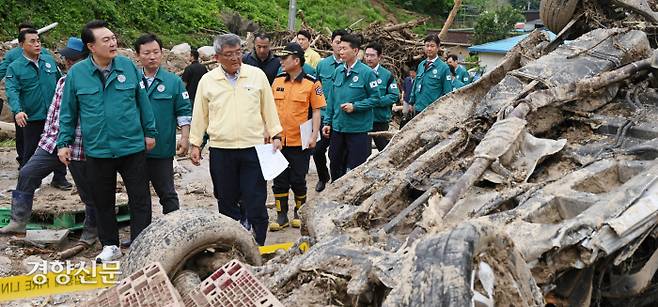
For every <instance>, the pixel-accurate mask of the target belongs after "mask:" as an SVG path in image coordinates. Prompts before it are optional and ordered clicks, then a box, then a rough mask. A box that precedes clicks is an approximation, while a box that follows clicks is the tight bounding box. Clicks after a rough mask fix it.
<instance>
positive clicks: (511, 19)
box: [474, 5, 523, 44]
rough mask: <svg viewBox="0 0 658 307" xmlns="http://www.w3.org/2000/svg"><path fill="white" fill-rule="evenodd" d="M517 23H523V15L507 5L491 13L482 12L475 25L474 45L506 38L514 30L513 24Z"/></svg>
mask: <svg viewBox="0 0 658 307" xmlns="http://www.w3.org/2000/svg"><path fill="white" fill-rule="evenodd" d="M519 21H523V15H522V14H521V13H520V12H519V11H518V10H517V9H515V8H513V7H511V6H509V5H506V6H503V7H501V8H499V9H497V10H495V11H493V12H484V13H483V14H482V15H481V16H480V17H479V18H478V21H477V24H476V25H475V36H474V40H475V43H476V44H482V43H487V42H491V41H496V40H500V39H503V38H506V37H508V36H509V34H510V31H512V30H513V29H514V24H515V23H517V22H519Z"/></svg>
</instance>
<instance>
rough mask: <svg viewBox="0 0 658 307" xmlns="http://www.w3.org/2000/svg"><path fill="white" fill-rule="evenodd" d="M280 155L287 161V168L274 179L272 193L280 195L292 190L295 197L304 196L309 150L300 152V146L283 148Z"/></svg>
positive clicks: (309, 157)
mask: <svg viewBox="0 0 658 307" xmlns="http://www.w3.org/2000/svg"><path fill="white" fill-rule="evenodd" d="M281 153H282V154H283V156H284V157H286V160H288V168H287V169H286V170H284V171H283V173H281V174H279V176H276V178H274V182H273V185H272V192H274V194H282V193H288V190H292V192H293V193H295V195H296V196H302V195H306V174H307V173H308V164H309V162H310V161H309V160H310V159H311V155H310V153H309V150H302V147H301V146H297V147H283V149H281Z"/></svg>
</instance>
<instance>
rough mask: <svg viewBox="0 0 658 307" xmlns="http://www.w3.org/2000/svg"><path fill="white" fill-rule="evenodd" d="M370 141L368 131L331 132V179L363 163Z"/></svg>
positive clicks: (368, 151)
mask: <svg viewBox="0 0 658 307" xmlns="http://www.w3.org/2000/svg"><path fill="white" fill-rule="evenodd" d="M370 144H371V141H370V137H369V136H368V133H366V132H359V133H344V132H338V131H332V132H331V143H330V145H329V160H330V162H331V163H330V164H329V168H330V169H331V180H332V181H336V180H337V179H338V178H340V177H342V176H343V175H345V173H346V172H347V171H349V170H351V169H354V168H356V167H357V166H359V165H361V164H363V162H366V160H367V159H368V156H370V149H371V145H370Z"/></svg>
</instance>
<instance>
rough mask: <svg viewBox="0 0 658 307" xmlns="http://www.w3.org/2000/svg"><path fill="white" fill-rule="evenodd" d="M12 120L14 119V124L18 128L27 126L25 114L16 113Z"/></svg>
mask: <svg viewBox="0 0 658 307" xmlns="http://www.w3.org/2000/svg"><path fill="white" fill-rule="evenodd" d="M14 119H16V124H17V125H18V126H19V127H25V126H27V114H25V112H18V113H16V115H15V116H14Z"/></svg>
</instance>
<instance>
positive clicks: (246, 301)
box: [185, 260, 283, 307]
mask: <svg viewBox="0 0 658 307" xmlns="http://www.w3.org/2000/svg"><path fill="white" fill-rule="evenodd" d="M185 306H187V307H208V306H212V307H214V306H226V307H283V304H281V302H279V300H278V299H277V298H276V297H275V296H274V295H273V294H272V293H271V292H270V291H269V290H268V289H267V288H265V286H264V285H263V284H262V283H261V282H260V281H259V280H258V279H256V277H255V276H254V275H253V273H251V271H250V270H249V269H247V267H245V266H244V265H243V264H242V263H240V261H237V260H232V261H231V262H229V263H227V264H225V265H224V266H222V267H221V268H219V269H218V270H217V271H215V272H214V273H213V274H212V275H210V276H209V277H208V278H206V280H204V281H203V282H201V285H200V286H199V288H198V289H197V290H194V291H192V293H190V296H189V299H186V301H185Z"/></svg>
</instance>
